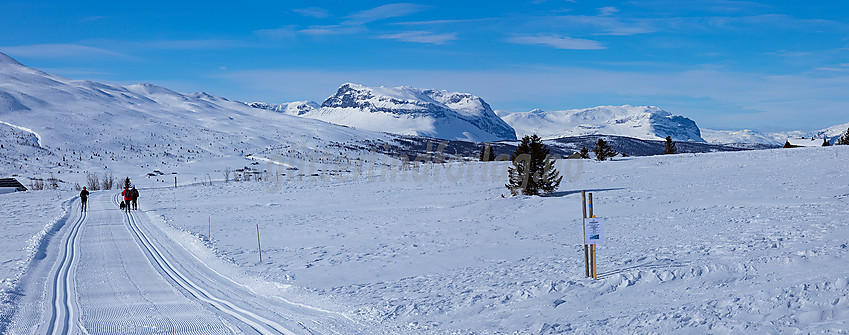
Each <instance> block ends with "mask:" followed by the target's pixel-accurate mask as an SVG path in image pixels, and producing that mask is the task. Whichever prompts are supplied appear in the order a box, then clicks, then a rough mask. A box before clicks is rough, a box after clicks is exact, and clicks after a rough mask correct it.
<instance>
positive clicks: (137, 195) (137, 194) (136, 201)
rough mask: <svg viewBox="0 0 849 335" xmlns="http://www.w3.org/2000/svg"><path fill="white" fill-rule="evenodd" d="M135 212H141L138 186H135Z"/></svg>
mask: <svg viewBox="0 0 849 335" xmlns="http://www.w3.org/2000/svg"><path fill="white" fill-rule="evenodd" d="M131 191H132V192H133V210H136V211H137V210H139V190H137V189H136V185H133V189H132V190H131Z"/></svg>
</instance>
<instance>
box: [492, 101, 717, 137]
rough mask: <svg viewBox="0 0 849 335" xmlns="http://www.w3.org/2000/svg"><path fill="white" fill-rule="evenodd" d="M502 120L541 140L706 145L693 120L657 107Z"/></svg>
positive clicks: (537, 113) (512, 116) (518, 115)
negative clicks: (594, 138) (608, 138)
mask: <svg viewBox="0 0 849 335" xmlns="http://www.w3.org/2000/svg"><path fill="white" fill-rule="evenodd" d="M502 119H504V121H506V122H507V123H508V124H509V125H510V126H512V127H513V128H514V129H516V133H517V134H518V135H519V136H524V135H530V134H537V135H539V136H540V137H542V138H546V139H551V138H560V137H568V136H581V135H618V136H627V137H633V138H638V139H644V140H663V139H665V138H666V136H671V137H672V139H673V140H675V141H684V142H704V139H702V137H701V134H700V131H699V127H698V126H696V123H695V122H693V120H690V119H688V118H686V117H683V116H680V115H672V114H670V113H669V112H667V111H664V110H663V109H660V108H658V107H654V106H629V105H624V106H599V107H594V108H586V109H571V110H564V111H552V112H546V111H542V110H539V109H535V110H532V111H530V112H521V113H510V114H507V115H503V116H502Z"/></svg>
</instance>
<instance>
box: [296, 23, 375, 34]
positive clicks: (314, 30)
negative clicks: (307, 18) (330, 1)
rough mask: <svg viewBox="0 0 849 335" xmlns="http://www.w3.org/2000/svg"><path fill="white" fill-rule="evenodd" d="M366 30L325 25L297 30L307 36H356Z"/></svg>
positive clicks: (346, 26) (355, 27)
mask: <svg viewBox="0 0 849 335" xmlns="http://www.w3.org/2000/svg"><path fill="white" fill-rule="evenodd" d="M365 31H366V29H365V28H363V27H362V26H349V25H338V24H336V25H326V26H309V27H307V28H304V29H301V30H298V32H299V33H301V34H307V35H343V34H356V33H362V32H365Z"/></svg>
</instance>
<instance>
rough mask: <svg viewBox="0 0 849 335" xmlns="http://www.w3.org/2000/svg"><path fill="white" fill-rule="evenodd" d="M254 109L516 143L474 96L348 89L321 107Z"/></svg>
mask: <svg viewBox="0 0 849 335" xmlns="http://www.w3.org/2000/svg"><path fill="white" fill-rule="evenodd" d="M251 105H252V106H255V107H258V108H265V109H269V110H274V111H278V112H283V113H286V114H291V115H297V116H302V117H307V118H313V119H319V120H323V121H327V122H331V123H335V124H340V125H346V126H351V127H356V128H360V129H367V130H373V131H384V132H388V133H394V134H400V135H414V136H426V137H433V138H439V139H446V140H461V141H472V142H484V141H502V140H515V139H516V133H515V131H514V130H513V128H511V127H510V126H509V125H508V124H507V123H505V122H504V121H503V120H502V119H501V118H499V117H498V116H497V115H495V112H493V110H492V108H491V107H490V106H489V104H487V103H486V101H484V100H483V99H481V98H480V97H477V96H474V95H472V94H469V93H459V92H449V91H442V90H432V89H419V88H413V87H409V86H401V87H383V86H381V87H366V86H362V85H358V84H352V83H347V84H344V85H342V86H341V87H339V90H337V92H336V94H334V95H333V96H331V97H329V98H327V99H326V100H324V102H323V103H322V104H321V105H318V104H316V103H315V102H312V101H298V102H291V103H286V104H280V105H269V104H264V103H252V104H251Z"/></svg>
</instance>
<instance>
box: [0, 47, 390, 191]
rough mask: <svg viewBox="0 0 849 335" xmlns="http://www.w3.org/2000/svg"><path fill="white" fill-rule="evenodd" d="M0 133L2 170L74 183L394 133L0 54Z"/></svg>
mask: <svg viewBox="0 0 849 335" xmlns="http://www.w3.org/2000/svg"><path fill="white" fill-rule="evenodd" d="M0 135H3V136H2V137H0V141H2V143H3V145H4V147H5V146H6V145H9V146H10V148H12V149H13V150H4V151H3V158H4V160H3V161H2V162H0V174H2V175H12V174H18V175H22V176H26V177H29V178H46V177H47V176H48V175H50V174H54V175H55V176H56V177H58V178H60V179H62V180H66V181H74V182H80V181H81V180H83V179H84V178H83V177H82V175H84V174H85V172H97V173H105V172H107V171H109V172H113V173H114V174H116V175H121V176H125V175H126V176H134V177H140V176H144V175H146V174H147V173H151V172H152V171H154V170H160V171H165V172H169V173H170V172H172V171H173V172H178V173H179V174H181V175H184V176H185V177H184V179H182V180H184V181H191V180H193V179H197V178H204V179H205V178H207V177H208V176H209V175H210V174H212V175H214V176H213V178H221V176H218V174H219V172H220V171H221V170H223V169H224V167H225V166H229V167H232V168H238V167H241V166H245V165H248V164H250V163H251V160H249V159H247V158H246V157H247V156H248V155H250V154H252V153H258V152H264V153H266V154H272V153H277V154H284V155H297V156H299V157H306V156H307V154H308V153H313V155H318V154H321V153H323V152H324V151H327V150H332V151H338V149H328V148H331V147H332V148H339V147H350V146H353V144H354V143H361V142H363V141H377V140H381V141H389V140H391V139H392V137H391V136H389V135H387V134H382V133H375V132H370V131H364V130H356V129H352V128H348V127H343V126H338V125H333V124H330V123H326V122H322V121H318V120H312V119H306V118H300V117H295V116H291V115H286V114H281V113H276V112H273V111H268V110H263V109H257V108H253V107H251V106H248V105H246V104H244V103H241V102H237V101H230V100H228V99H225V98H221V97H215V96H211V95H209V94H206V93H192V94H183V93H177V92H174V91H171V90H169V89H167V88H163V87H159V86H155V85H151V84H138V85H130V86H116V85H108V84H101V83H96V82H91V81H81V80H70V79H67V78H62V77H59V76H54V75H50V74H48V73H45V72H42V71H39V70H35V69H32V68H28V67H26V66H24V65H22V64H20V63H18V62H17V61H15V60H14V59H12V58H10V57H8V56H6V55H3V54H0ZM271 148H276V149H274V150H271V151H269V150H270V149H271ZM298 148H299V149H298ZM297 150H301V151H302V152H299V153H298V152H295V151H297ZM335 154H336V155H339V153H338V152H335ZM133 179H136V178H133ZM24 182H26V180H24Z"/></svg>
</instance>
